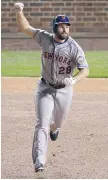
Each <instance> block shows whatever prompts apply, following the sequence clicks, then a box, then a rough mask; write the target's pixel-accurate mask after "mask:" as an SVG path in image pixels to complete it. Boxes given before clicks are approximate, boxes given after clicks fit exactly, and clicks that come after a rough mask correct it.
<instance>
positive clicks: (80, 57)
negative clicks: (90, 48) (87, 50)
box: [75, 45, 88, 69]
mask: <svg viewBox="0 0 108 180" xmlns="http://www.w3.org/2000/svg"><path fill="white" fill-rule="evenodd" d="M76 52H77V53H76V58H75V62H76V66H77V68H78V69H80V68H88V63H87V60H86V58H85V54H84V51H83V50H82V48H81V47H80V46H79V45H77V51H76Z"/></svg>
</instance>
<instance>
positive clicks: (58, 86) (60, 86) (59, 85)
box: [41, 78, 65, 89]
mask: <svg viewBox="0 0 108 180" xmlns="http://www.w3.org/2000/svg"><path fill="white" fill-rule="evenodd" d="M41 81H42V82H43V83H45V84H47V81H46V80H45V79H44V78H41ZM48 84H49V85H50V86H51V87H53V88H54V89H61V88H64V87H65V84H51V83H48Z"/></svg>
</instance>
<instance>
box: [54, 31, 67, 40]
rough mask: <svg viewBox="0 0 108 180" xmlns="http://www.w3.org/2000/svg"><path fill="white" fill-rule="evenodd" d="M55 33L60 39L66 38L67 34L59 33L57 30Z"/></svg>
mask: <svg viewBox="0 0 108 180" xmlns="http://www.w3.org/2000/svg"><path fill="white" fill-rule="evenodd" d="M56 35H57V37H58V38H59V39H60V40H65V39H67V38H68V34H66V33H62V34H61V33H59V32H57V33H56Z"/></svg>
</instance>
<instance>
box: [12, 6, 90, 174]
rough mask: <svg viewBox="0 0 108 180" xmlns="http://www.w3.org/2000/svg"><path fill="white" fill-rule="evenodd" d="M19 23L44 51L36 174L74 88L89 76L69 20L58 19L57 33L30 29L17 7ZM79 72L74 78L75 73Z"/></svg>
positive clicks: (38, 100)
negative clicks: (71, 31) (71, 32)
mask: <svg viewBox="0 0 108 180" xmlns="http://www.w3.org/2000/svg"><path fill="white" fill-rule="evenodd" d="M14 7H15V10H16V16H17V23H18V25H19V27H20V29H21V31H22V32H24V33H26V34H27V35H29V36H31V37H32V38H33V39H34V40H35V41H36V42H37V43H38V44H39V45H40V47H41V48H42V57H41V61H42V76H41V79H40V80H39V82H38V84H37V91H36V96H35V97H36V98H35V107H36V117H37V118H36V119H37V122H36V126H35V132H34V139H33V147H32V159H33V163H34V169H35V171H36V172H38V171H42V170H43V169H44V165H45V163H46V157H47V147H48V134H49V130H50V138H51V140H52V141H55V140H56V139H57V137H58V135H59V131H60V127H61V125H62V123H63V121H64V120H65V119H66V117H67V114H68V112H69V108H70V105H71V102H72V95H73V85H74V84H75V83H76V82H78V81H80V80H81V79H83V78H85V77H87V76H88V74H89V69H88V64H87V61H86V59H85V55H84V52H83V50H82V49H81V47H80V46H79V45H78V44H77V43H76V42H75V41H74V40H73V39H72V38H71V37H70V36H69V27H70V25H71V23H70V21H69V19H68V17H67V16H65V15H58V16H57V17H55V18H54V19H53V33H52V34H51V33H49V32H47V31H45V30H41V29H35V28H33V27H31V26H30V24H29V22H28V21H27V19H26V18H25V16H24V14H23V8H24V5H23V4H22V3H15V5H14ZM75 68H77V69H78V70H79V71H78V73H77V74H76V75H75V76H74V77H73V71H74V69H75Z"/></svg>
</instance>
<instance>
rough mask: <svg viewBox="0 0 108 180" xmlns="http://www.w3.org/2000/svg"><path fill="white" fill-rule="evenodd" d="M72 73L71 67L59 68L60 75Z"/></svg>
mask: <svg viewBox="0 0 108 180" xmlns="http://www.w3.org/2000/svg"><path fill="white" fill-rule="evenodd" d="M70 73H71V66H68V67H66V68H65V67H63V66H62V67H60V68H59V74H70Z"/></svg>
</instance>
